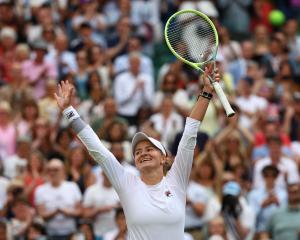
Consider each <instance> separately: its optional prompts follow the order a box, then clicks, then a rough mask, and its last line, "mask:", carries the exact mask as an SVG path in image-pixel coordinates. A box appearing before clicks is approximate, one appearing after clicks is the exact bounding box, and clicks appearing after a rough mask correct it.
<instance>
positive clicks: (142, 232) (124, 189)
mask: <svg viewBox="0 0 300 240" xmlns="http://www.w3.org/2000/svg"><path fill="white" fill-rule="evenodd" d="M198 127H199V121H196V120H194V119H191V118H187V121H186V126H185V130H184V133H183V136H182V139H181V142H180V144H179V147H178V152H177V155H176V157H175V161H174V163H173V166H172V168H171V169H170V171H169V172H168V174H167V175H166V176H165V177H164V178H163V179H162V180H161V182H160V183H158V184H156V185H146V184H145V183H144V182H143V181H142V180H141V179H140V177H137V176H135V175H133V174H130V173H128V172H126V171H125V170H124V168H123V167H122V165H121V164H120V163H119V162H118V161H117V159H116V158H115V157H114V155H113V154H112V153H111V152H110V151H108V150H107V149H106V148H105V147H104V146H103V144H102V143H101V141H100V140H99V138H98V137H97V135H96V134H95V133H94V132H93V130H92V128H91V127H90V126H86V127H84V129H82V130H81V131H80V133H79V134H78V137H79V138H80V139H81V141H82V142H83V143H84V144H85V146H86V147H87V149H88V151H89V153H90V154H91V156H93V158H94V159H95V160H96V161H97V162H98V163H99V164H100V166H101V168H102V169H103V170H104V171H105V173H106V175H107V176H108V178H109V180H110V182H111V183H112V185H113V186H114V188H115V189H116V191H117V193H118V195H119V197H120V201H121V205H122V207H123V209H124V213H125V217H126V223H127V227H128V235H129V239H131V240H157V239H164V240H182V239H184V222H185V203H186V189H187V185H188V181H189V175H190V171H191V167H192V163H193V155H194V148H195V145H196V135H197V130H198Z"/></svg>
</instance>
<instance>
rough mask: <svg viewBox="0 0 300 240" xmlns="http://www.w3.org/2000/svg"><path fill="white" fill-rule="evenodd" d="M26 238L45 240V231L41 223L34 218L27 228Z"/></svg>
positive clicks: (29, 239)
mask: <svg viewBox="0 0 300 240" xmlns="http://www.w3.org/2000/svg"><path fill="white" fill-rule="evenodd" d="M26 239H28V240H46V239H47V238H46V231H45V227H44V225H43V223H41V222H40V221H37V220H35V219H34V220H33V222H32V224H31V225H30V226H29V228H28V231H27V234H26Z"/></svg>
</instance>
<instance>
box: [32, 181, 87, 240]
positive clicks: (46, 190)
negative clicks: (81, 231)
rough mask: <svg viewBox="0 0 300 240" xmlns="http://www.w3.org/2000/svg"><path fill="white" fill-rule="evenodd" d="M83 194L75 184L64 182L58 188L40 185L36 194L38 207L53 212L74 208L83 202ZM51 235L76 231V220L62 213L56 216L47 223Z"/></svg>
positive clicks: (46, 184)
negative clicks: (42, 206)
mask: <svg viewBox="0 0 300 240" xmlns="http://www.w3.org/2000/svg"><path fill="white" fill-rule="evenodd" d="M81 197H82V196H81V192H80V190H79V188H78V186H77V184H76V183H74V182H69V181H63V182H62V183H61V184H60V185H59V186H58V187H54V186H52V185H51V184H50V183H48V182H47V183H45V184H43V185H40V186H39V187H38V188H37V189H36V192H35V203H36V205H44V206H45V208H46V210H48V211H53V210H56V209H62V208H66V209H68V208H74V207H75V205H76V204H77V203H78V202H80V201H81ZM46 230H47V234H49V235H52V236H53V235H58V236H61V235H68V234H70V233H73V232H75V230H76V219H75V218H73V217H67V216H65V215H63V214H62V213H58V214H56V215H55V216H54V217H53V218H51V219H50V220H49V221H47V222H46Z"/></svg>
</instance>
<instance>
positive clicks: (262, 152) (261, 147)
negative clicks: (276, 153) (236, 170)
mask: <svg viewBox="0 0 300 240" xmlns="http://www.w3.org/2000/svg"><path fill="white" fill-rule="evenodd" d="M262 118H264V117H262ZM257 124H259V125H260V128H261V130H258V131H256V132H255V134H254V138H255V147H254V148H253V151H252V160H253V161H257V160H258V159H261V158H265V157H267V156H269V154H270V149H269V147H268V143H267V138H268V137H269V136H272V135H277V134H279V137H280V139H281V142H282V146H281V152H282V154H284V155H285V156H287V157H291V156H292V151H291V149H290V144H291V140H290V138H289V136H288V135H287V134H286V133H285V132H284V131H283V130H281V129H282V126H281V124H280V122H279V120H278V119H270V120H268V119H266V120H264V119H262V120H261V121H260V120H259V121H258V122H257Z"/></svg>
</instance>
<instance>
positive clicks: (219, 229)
mask: <svg viewBox="0 0 300 240" xmlns="http://www.w3.org/2000/svg"><path fill="white" fill-rule="evenodd" d="M207 239H208V240H218V239H219V240H227V239H228V240H229V238H228V234H227V230H226V226H225V222H224V219H223V217H222V216H217V217H215V218H213V219H212V220H210V221H209V222H208V225H207Z"/></svg>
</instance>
